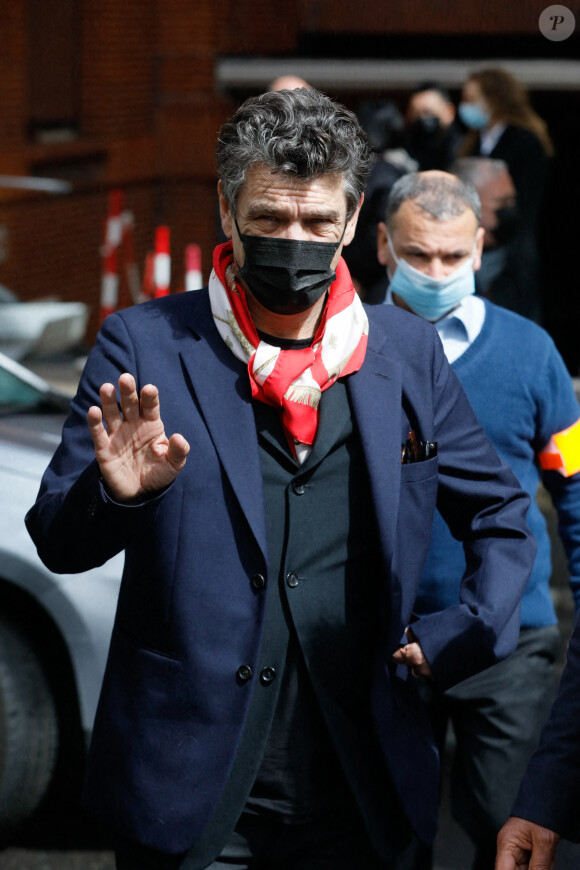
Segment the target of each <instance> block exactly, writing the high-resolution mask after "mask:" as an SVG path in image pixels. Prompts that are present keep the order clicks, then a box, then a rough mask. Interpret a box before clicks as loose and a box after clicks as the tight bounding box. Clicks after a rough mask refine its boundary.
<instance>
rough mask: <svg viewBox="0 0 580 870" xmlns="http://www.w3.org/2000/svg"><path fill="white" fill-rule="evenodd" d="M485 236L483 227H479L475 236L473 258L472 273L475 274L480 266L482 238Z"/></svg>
mask: <svg viewBox="0 0 580 870" xmlns="http://www.w3.org/2000/svg"><path fill="white" fill-rule="evenodd" d="M484 236H485V230H484V228H483V227H479V229H478V230H477V232H476V234H475V256H474V258H473V271H474V272H477V270H478V269H479V267H480V266H481V255H482V253H483V237H484Z"/></svg>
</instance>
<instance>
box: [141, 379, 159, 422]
mask: <svg viewBox="0 0 580 870" xmlns="http://www.w3.org/2000/svg"><path fill="white" fill-rule="evenodd" d="M141 416H142V417H143V419H144V420H148V421H150V422H151V421H157V420H159V419H160V418H161V415H160V411H159V390H158V389H157V387H155V386H154V385H153V384H146V385H145V386H144V387H143V389H142V390H141Z"/></svg>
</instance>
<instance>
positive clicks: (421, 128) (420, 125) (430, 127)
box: [409, 115, 441, 142]
mask: <svg viewBox="0 0 580 870" xmlns="http://www.w3.org/2000/svg"><path fill="white" fill-rule="evenodd" d="M440 133H441V122H440V120H439V118H438V117H437V116H436V115H423V117H422V118H417V120H416V121H413V123H412V124H411V125H410V127H409V138H410V139H415V140H417V141H421V142H424V141H429V139H432V138H434V137H437V136H439V134H440Z"/></svg>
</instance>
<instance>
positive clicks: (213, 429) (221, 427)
mask: <svg viewBox="0 0 580 870" xmlns="http://www.w3.org/2000/svg"><path fill="white" fill-rule="evenodd" d="M200 293H201V291H200ZM206 300H207V302H206V305H204V306H203V307H202V308H201V309H198V311H197V316H196V319H195V324H193V323H192V324H191V325H190V329H191V332H192V333H193V334H194V336H195V337H196V339H197V340H196V341H195V342H191V343H188V346H187V349H186V350H184V351H182V352H181V354H180V356H181V359H182V362H183V365H184V367H185V369H186V371H187V375H188V377H189V381H190V385H191V389H192V391H193V393H194V395H195V398H196V399H197V402H198V405H199V408H200V410H201V413H202V415H203V417H204V420H205V423H206V426H207V428H208V430H209V432H210V435H211V437H212V440H213V443H214V446H215V449H216V451H217V453H218V456H219V458H220V461H221V463H222V465H223V467H224V470H225V473H226V474H227V476H228V479H229V481H230V483H231V486H232V488H233V490H234V492H235V494H236V498H237V499H238V502H239V504H240V507H241V509H242V511H243V513H244V515H245V517H246V519H247V520H248V523H249V525H250V527H251V529H252V531H253V533H254V536H255V538H256V540H257V542H258V544H259V546H260V548H261V550H262V552H263V553H264V556H266V554H267V551H266V522H265V516H264V493H263V485H262V469H261V464H260V453H259V448H258V439H257V435H256V424H255V419H254V413H253V410H252V394H251V389H250V382H249V378H248V374H247V370H246V367H245V365H244V364H243V363H242V362H240V361H239V360H238V359H236V358H235V357H234V355H233V353H232V352H231V351H230V350H229V348H228V347H227V346H226V344H225V343H224V341H223V340H222V339H221V337H220V335H219V333H218V331H217V329H216V328H215V326H214V323H213V317H212V314H211V310H210V307H209V300H208V299H207V296H206ZM200 301H201V300H200ZM200 339H201V340H200ZM192 447H194V445H192Z"/></svg>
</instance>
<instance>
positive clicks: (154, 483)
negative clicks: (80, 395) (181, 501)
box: [87, 373, 189, 502]
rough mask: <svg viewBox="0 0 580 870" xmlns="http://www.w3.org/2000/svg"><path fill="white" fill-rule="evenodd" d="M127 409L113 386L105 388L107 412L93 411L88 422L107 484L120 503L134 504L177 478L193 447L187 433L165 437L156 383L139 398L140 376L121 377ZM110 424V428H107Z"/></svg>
mask: <svg viewBox="0 0 580 870" xmlns="http://www.w3.org/2000/svg"><path fill="white" fill-rule="evenodd" d="M119 393H120V396H121V411H119V406H118V404H117V397H116V394H115V387H114V385H113V384H103V386H102V387H101V389H100V390H99V395H100V397H101V405H102V410H101V408H99V407H98V405H93V406H92V407H91V408H89V411H88V414H87V421H88V424H89V430H90V433H91V437H92V439H93V444H94V445H95V455H96V458H97V462H98V463H99V468H100V470H101V475H102V477H103V480H104V483H105V486H106V487H107V489H108V491H109V492H110V494H111V495H112V497H113V498H114V499H115V500H116V501H119V502H131V501H134V500H136V499H139V498H140V497H143V496H144V495H147V494H151V493H154V492H158V491H159V490H162V489H164V488H165V487H166V486H169V484H170V483H171V482H172V481H173V480H174V479H175V478H176V477H177V475H178V474H179V472H180V471H181V469H182V468H183V466H184V465H185V460H186V458H187V454H188V453H189V444H188V443H187V441H186V440H185V438H184V437H183V436H182V435H178V434H174V435H172V436H171V438H169V439H168V438H167V436H166V435H165V429H164V427H163V422H162V420H161V415H160V411H159V392H158V390H157V387H154V386H153V384H147V385H146V386H145V387H143V389H142V390H141V399H140V400H139V396H138V394H137V388H136V385H135V378H134V377H133V375H130V374H128V373H125V374H123V375H121V377H120V378H119ZM105 424H106V428H105Z"/></svg>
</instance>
